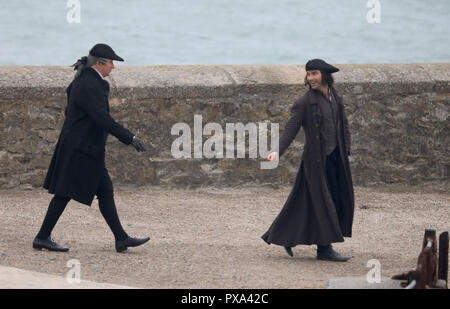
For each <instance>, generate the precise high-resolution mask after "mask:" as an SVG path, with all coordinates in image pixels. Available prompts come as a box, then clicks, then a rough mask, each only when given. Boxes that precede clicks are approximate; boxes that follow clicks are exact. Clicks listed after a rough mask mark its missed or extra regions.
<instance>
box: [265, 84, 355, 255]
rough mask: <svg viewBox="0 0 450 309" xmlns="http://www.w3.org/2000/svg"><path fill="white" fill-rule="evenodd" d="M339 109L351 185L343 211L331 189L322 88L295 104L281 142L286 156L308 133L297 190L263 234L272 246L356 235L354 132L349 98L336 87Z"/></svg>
mask: <svg viewBox="0 0 450 309" xmlns="http://www.w3.org/2000/svg"><path fill="white" fill-rule="evenodd" d="M331 90H332V91H333V94H334V95H335V98H336V101H337V105H338V122H337V135H338V147H339V151H340V156H341V162H340V164H342V167H343V169H344V171H345V177H344V178H345V179H346V183H341V184H340V186H341V187H340V193H341V194H340V198H341V200H342V205H343V206H342V209H339V213H338V212H337V210H336V207H335V205H334V202H333V199H332V195H331V193H330V190H329V188H328V185H327V175H326V166H325V165H326V153H325V140H324V137H323V134H322V131H323V126H322V111H321V109H320V106H319V103H318V101H319V99H320V98H319V96H320V95H322V94H321V93H319V92H318V91H316V90H309V91H308V92H307V93H305V94H304V95H303V96H301V97H300V98H299V99H297V100H296V101H295V102H294V105H293V107H292V109H291V115H290V118H289V120H288V122H287V124H286V127H285V129H284V131H283V134H282V136H281V138H280V148H279V150H280V157H281V155H282V154H283V153H284V152H285V151H286V149H287V148H288V146H289V144H290V143H291V142H292V140H293V139H294V138H295V136H296V135H297V133H298V131H299V130H300V128H301V127H303V129H304V130H305V146H304V151H303V155H302V160H301V163H300V168H299V170H298V173H297V177H296V179H295V184H294V187H293V188H292V191H291V193H290V195H289V197H288V199H287V201H286V203H285V205H284V206H283V208H282V210H281V212H280V213H279V215H278V216H277V218H276V219H275V221H274V222H273V223H272V225H271V226H270V228H269V230H268V231H267V232H266V233H265V234H264V235H263V236H262V238H263V240H264V241H266V242H267V243H269V244H270V243H274V244H277V245H282V246H289V247H293V246H295V245H298V244H306V245H311V244H319V245H327V244H330V243H333V242H342V241H344V239H343V237H344V236H345V237H351V234H352V223H353V211H354V192H353V183H352V176H351V173H350V164H349V160H348V155H349V154H350V132H349V128H348V121H347V117H346V115H345V110H344V105H343V99H342V96H341V95H340V94H338V93H337V91H336V90H335V89H334V88H332V89H331Z"/></svg>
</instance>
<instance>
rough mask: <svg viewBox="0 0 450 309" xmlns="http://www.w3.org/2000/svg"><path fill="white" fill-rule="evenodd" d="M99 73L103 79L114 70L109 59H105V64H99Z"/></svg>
mask: <svg viewBox="0 0 450 309" xmlns="http://www.w3.org/2000/svg"><path fill="white" fill-rule="evenodd" d="M99 68H100V70H99V71H100V73H102V75H103V77H106V76H109V74H110V73H111V71H112V69H114V68H115V66H114V63H113V61H112V60H111V59H106V64H102V63H100V65H99Z"/></svg>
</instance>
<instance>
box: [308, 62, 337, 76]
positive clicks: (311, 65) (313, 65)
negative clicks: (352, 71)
mask: <svg viewBox="0 0 450 309" xmlns="http://www.w3.org/2000/svg"><path fill="white" fill-rule="evenodd" d="M305 70H306V71H309V70H321V71H324V72H326V73H335V72H338V71H339V69H338V68H336V67H334V66H332V65H331V64H328V63H326V62H325V61H323V60H322V59H312V60H309V61H308V62H307V63H306V66H305Z"/></svg>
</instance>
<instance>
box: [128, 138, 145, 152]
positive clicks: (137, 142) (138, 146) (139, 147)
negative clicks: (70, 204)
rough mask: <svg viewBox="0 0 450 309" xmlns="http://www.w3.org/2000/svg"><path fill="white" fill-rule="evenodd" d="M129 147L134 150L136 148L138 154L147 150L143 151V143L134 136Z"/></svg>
mask: <svg viewBox="0 0 450 309" xmlns="http://www.w3.org/2000/svg"><path fill="white" fill-rule="evenodd" d="M131 145H133V146H134V148H136V150H137V151H138V152H141V151H146V150H147V149H145V147H144V143H143V142H142V141H141V140H140V139H139V138H137V137H136V135H135V136H133V141H132V142H131Z"/></svg>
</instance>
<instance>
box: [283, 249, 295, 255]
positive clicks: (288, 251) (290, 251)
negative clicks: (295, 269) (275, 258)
mask: <svg viewBox="0 0 450 309" xmlns="http://www.w3.org/2000/svg"><path fill="white" fill-rule="evenodd" d="M284 250H286V252H287V254H289V255H290V256H294V253H292V247H284Z"/></svg>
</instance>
